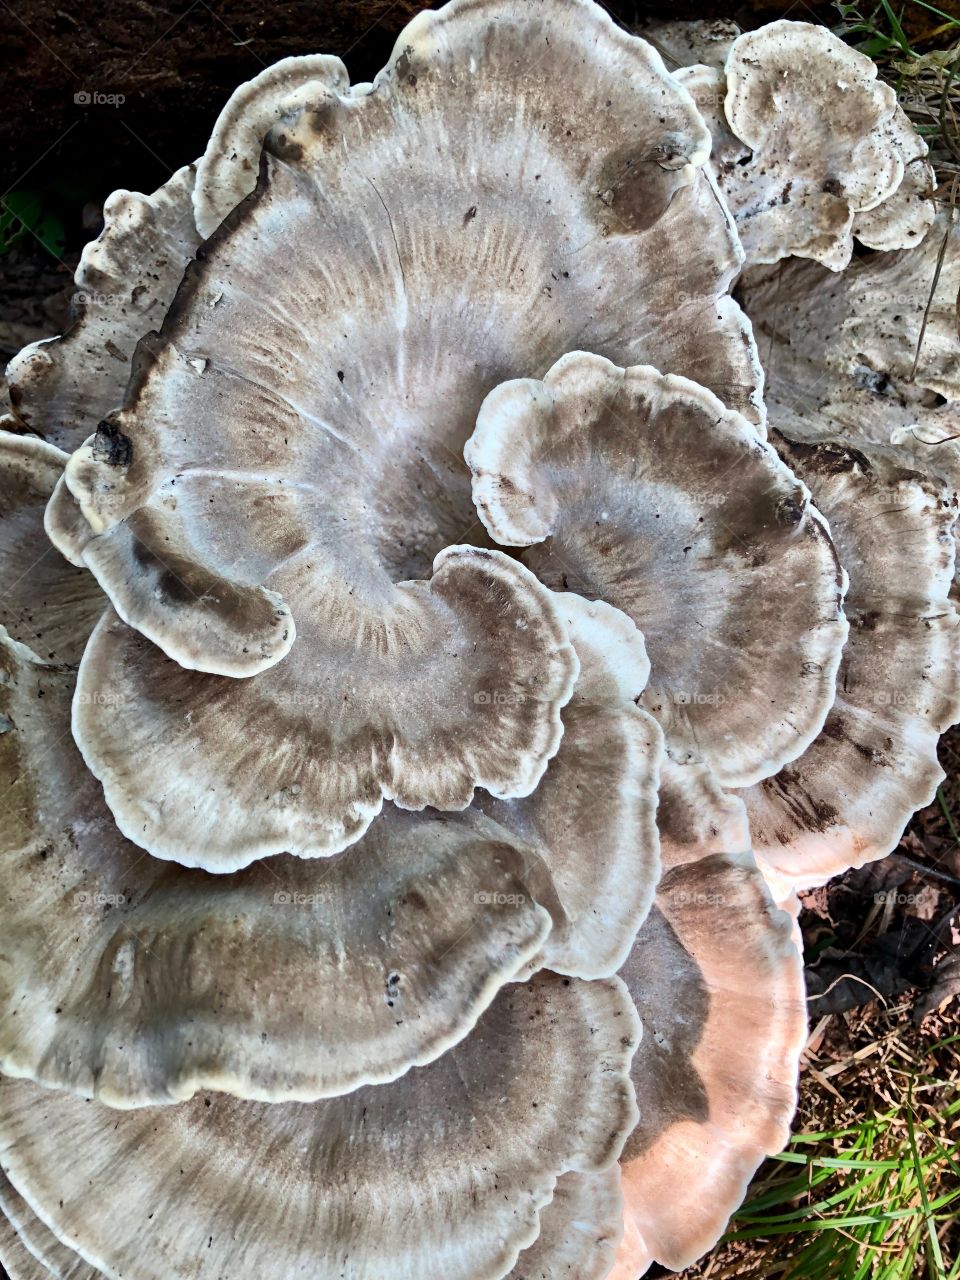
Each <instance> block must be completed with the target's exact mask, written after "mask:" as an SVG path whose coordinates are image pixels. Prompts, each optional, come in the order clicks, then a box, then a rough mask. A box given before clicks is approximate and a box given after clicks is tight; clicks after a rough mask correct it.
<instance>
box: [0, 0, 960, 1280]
mask: <svg viewBox="0 0 960 1280" xmlns="http://www.w3.org/2000/svg"><path fill="white" fill-rule="evenodd" d="M647 37H648V38H647ZM658 50H659V51H662V53H663V54H664V56H665V57H666V62H665V60H664V57H662V56H661V52H658ZM667 64H669V67H670V68H672V69H668V65H667ZM684 64H690V65H684ZM104 220H105V226H104V229H103V231H102V233H101V235H100V237H99V238H98V239H97V240H96V241H95V242H94V243H93V244H91V245H88V246H87V248H86V250H85V251H84V254H83V257H82V259H81V262H80V266H79V268H78V271H77V284H78V287H79V289H80V290H81V293H82V295H83V296H84V298H85V301H84V302H83V304H82V305H81V306H80V307H79V309H78V313H77V315H76V319H75V321H74V323H73V325H72V327H71V328H70V330H69V331H68V332H67V333H65V334H64V335H62V336H61V337H59V338H55V339H51V340H48V341H44V342H40V343H36V344H34V345H33V346H31V347H28V348H27V349H25V350H24V351H22V352H21V353H20V354H19V355H18V356H17V357H16V358H15V359H14V360H13V361H12V363H11V364H10V365H9V367H8V370H7V390H6V394H7V396H8V402H7V405H6V411H5V413H4V416H3V417H2V419H0V499H2V501H0V547H2V552H3V556H2V569H0V622H2V624H3V630H2V634H0V665H2V675H0V772H2V775H3V790H4V797H5V798H4V800H3V810H4V821H3V824H2V837H0V868H2V895H0V933H2V936H3V940H4V941H3V948H2V953H0V1072H2V1076H0V1170H2V1174H0V1261H2V1262H3V1265H4V1266H5V1267H6V1269H7V1271H8V1273H9V1276H10V1278H11V1280H50V1277H60V1280H65V1278H66V1277H69V1278H70V1280H98V1278H101V1277H108V1278H109V1280H119V1278H120V1277H123V1280H187V1277H190V1278H192V1280H225V1278H227V1277H229V1280H289V1278H292V1277H295V1276H309V1277H311V1280H345V1278H346V1277H349V1280H422V1278H423V1277H425V1276H430V1277H440V1276H442V1277H443V1280H504V1278H505V1277H509V1278H510V1280H560V1278H561V1277H568V1278H569V1277H571V1276H575V1277H577V1278H578V1280H604V1277H608V1276H612V1277H615V1278H616V1280H637V1278H638V1277H639V1276H640V1275H642V1274H643V1272H644V1271H645V1270H646V1269H647V1267H648V1266H649V1265H650V1264H651V1263H652V1262H653V1261H655V1260H656V1261H658V1262H660V1263H662V1264H664V1265H666V1266H667V1267H670V1268H673V1269H679V1268H682V1267H684V1266H686V1265H688V1264H689V1263H690V1262H692V1261H693V1260H694V1259H695V1258H697V1257H698V1256H699V1255H700V1254H702V1253H703V1252H704V1251H705V1250H707V1249H709V1248H710V1247H711V1245H712V1244H713V1243H714V1242H715V1241H716V1239H717V1238H718V1236H719V1235H720V1234H721V1232H722V1231H723V1229H724V1226H725V1224H726V1221H727V1219H728V1218H729V1216H730V1214H731V1213H732V1212H733V1211H734V1210H735V1209H736V1207H737V1206H738V1204H739V1203H740V1201H741V1199H742V1197H743V1194H744V1191H745V1189H746V1185H747V1183H748V1181H749V1179H750V1177H751V1176H752V1174H753V1172H754V1171H755V1170H756V1168H757V1167H758V1165H759V1163H760V1162H761V1161H762V1159H763V1158H764V1156H765V1155H767V1154H769V1153H772V1152H774V1151H777V1150H778V1149H779V1148H780V1147H782V1145H783V1144H784V1143H785V1141H786V1139H787V1135H788V1132H789V1124H790V1120H791V1116H792V1112H793V1109H794V1105H795V1094H796V1077H797V1071H798V1064H799V1059H800V1054H801V1050H802V1047H803V1043H804V1038H805V1028H806V1022H805V1006H804V993H803V977H802V962H801V957H800V953H799V950H798V947H797V942H796V937H797V928H796V909H797V908H796V896H795V895H796V891H797V890H800V889H803V888H806V887H810V886H812V885H815V884H820V883H822V882H823V881H825V880H826V879H828V878H829V877H830V876H832V875H835V874H837V873H839V872H840V871H842V870H844V869H845V868H848V867H851V866H855V865H858V864H860V863H862V862H865V861H867V860H870V859H873V858H879V857H882V856H883V855H884V854H885V853H887V852H889V851H890V849H891V848H893V847H894V845H895V844H896V842H897V840H898V839H899V836H900V834H901V833H902V830H903V828H904V826H905V824H906V822H907V821H908V819H909V817H910V816H911V814H912V813H913V812H914V810H915V809H916V808H918V807H919V806H921V805H923V804H924V803H926V802H927V801H928V800H929V799H930V797H931V795H932V792H933V789H934V788H935V786H936V784H937V782H938V780H939V778H940V777H941V776H942V775H941V774H940V771H939V766H938V764H937V756H936V749H937V740H938V736H939V735H940V733H941V732H942V731H943V730H944V729H945V728H946V727H947V726H948V725H949V724H951V723H953V722H955V721H956V720H958V719H960V677H958V640H960V628H958V621H960V620H958V615H957V613H956V611H955V608H954V598H955V594H954V575H955V567H956V559H955V542H954V529H955V521H956V516H957V496H956V489H957V486H958V482H960V461H958V458H960V455H958V453H957V447H958V446H957V444H956V438H957V436H958V434H960V433H958V432H957V430H956V424H957V422H958V420H960V419H958V417H957V414H956V407H957V406H956V402H957V400H958V399H960V365H958V348H957V341H956V329H955V323H954V312H953V306H954V302H955V298H956V292H957V276H958V272H960V244H958V239H957V232H956V231H955V230H954V228H953V226H952V224H951V223H950V222H949V221H948V220H947V219H946V217H945V215H942V214H941V215H939V216H938V215H937V214H936V206H935V203H934V201H933V198H932V181H931V170H930V167H929V164H928V162H927V161H926V158H925V147H924V144H923V143H922V141H921V140H920V139H919V137H918V136H917V135H916V134H915V133H914V132H913V130H912V128H911V127H910V126H909V124H908V122H907V120H906V117H905V116H904V115H903V113H902V111H901V110H900V108H899V107H898V106H897V104H896V100H895V98H894V96H893V94H892V91H890V90H889V89H887V88H886V87H885V86H884V85H882V84H881V83H880V82H879V81H878V80H877V77H876V68H875V67H873V65H872V64H871V63H870V62H869V61H868V60H867V59H865V58H863V57H862V56H861V55H860V54H857V53H855V52H854V51H852V50H850V49H849V48H847V47H846V46H845V45H843V44H842V43H841V42H840V41H839V40H837V39H836V38H834V37H833V36H832V35H830V34H829V33H828V32H827V31H825V30H824V29H821V28H815V27H811V26H809V25H808V24H805V23H793V22H777V23H773V24H771V25H770V26H768V27H765V28H761V29H760V30H759V31H754V32H747V33H745V34H743V35H741V34H739V33H738V32H737V30H736V28H733V27H732V26H731V24H710V25H709V26H707V27H704V26H703V25H696V24H694V25H689V26H686V27H681V28H679V29H678V28H677V27H676V25H675V24H660V25H657V26H655V27H651V28H650V29H649V30H648V31H647V32H645V34H644V35H643V36H638V35H632V34H629V33H628V32H626V31H624V30H621V29H620V28H618V27H617V26H616V25H615V24H614V22H613V21H612V20H611V19H610V18H609V17H608V15H607V14H606V13H605V11H604V10H602V9H601V8H600V7H599V6H598V5H596V4H594V3H593V2H592V0H538V2H537V3H533V4H531V3H526V2H523V0H451V3H449V4H447V5H446V6H445V7H444V8H442V9H440V10H438V11H436V12H433V11H429V12H424V13H421V14H420V15H419V16H418V17H417V18H415V19H414V21H413V22H412V23H410V25H409V26H408V27H407V28H406V29H405V30H404V31H403V33H402V34H401V35H400V37H399V39H398V41H397V45H396V48H395V50H394V53H393V55H392V56H391V58H390V61H389V62H388V64H387V66H386V67H385V68H384V70H383V71H382V72H381V73H380V74H379V75H378V76H377V78H376V79H375V81H374V82H373V83H372V84H361V85H357V86H354V87H352V88H351V87H350V85H349V81H348V77H347V72H346V69H345V68H344V66H343V64H342V63H341V62H340V61H339V60H338V59H336V58H333V57H328V56H325V55H323V56H320V55H316V56H313V55H311V56H306V57H302V58H288V59H285V60H284V61H282V62H280V63H278V64H276V66H274V67H271V68H269V69H267V70H266V71H265V72H263V73H262V74H261V75H260V76H258V77H257V78H256V79H254V80H253V81H251V82H250V83H248V84H245V85H243V86H241V87H240V89H238V90H237V92H236V93H235V94H234V96H233V97H232V98H231V100H230V102H229V103H228V104H227V106H226V107H225V108H224V111H223V113H222V114H221V116H220V118H219V120H218V121H217V124H216V126H215V128H214V130H213V133H212V135H211V139H210V143H209V145H208V147H207V149H206V151H205V153H204V155H203V156H202V157H201V158H200V159H199V160H198V161H197V162H196V163H195V164H192V165H189V166H187V167H186V168H183V169H181V170H180V171H178V172H177V173H175V174H174V175H173V176H172V177H171V178H170V179H169V181H168V182H167V183H166V184H165V185H164V186H163V187H162V188H161V189H160V190H159V191H157V192H155V193H154V194H153V195H150V196H143V195H138V194H136V193H131V192H126V191H122V192H118V193H116V194H115V195H114V196H112V197H111V198H110V199H109V200H108V201H107V204H106V206H105V209H104ZM855 238H856V239H858V240H859V242H860V245H861V246H863V248H862V249H861V250H858V256H857V257H856V258H853V259H852V254H853V252H854V239H855ZM868 250H869V251H870V252H868ZM851 259H852V260H851ZM934 274H936V276H937V282H938V283H937V289H936V292H935V294H934V295H933V297H932V299H931V297H930V295H929V285H930V282H931V280H932V279H933V275H934ZM734 290H736V291H737V298H735V297H734ZM737 299H739V301H738V300H737Z"/></svg>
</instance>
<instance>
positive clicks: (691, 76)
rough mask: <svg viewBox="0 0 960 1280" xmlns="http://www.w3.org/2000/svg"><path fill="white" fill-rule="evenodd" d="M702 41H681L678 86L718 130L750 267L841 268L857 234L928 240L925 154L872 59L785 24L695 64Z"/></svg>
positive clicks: (715, 160) (720, 178) (715, 149)
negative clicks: (787, 261) (805, 263)
mask: <svg viewBox="0 0 960 1280" xmlns="http://www.w3.org/2000/svg"><path fill="white" fill-rule="evenodd" d="M685 25H687V24H678V26H679V27H681V28H683V27H684V26H685ZM701 43H702V40H701V38H700V37H699V36H698V33H697V32H696V31H693V32H691V33H690V35H689V36H688V38H687V39H686V40H684V39H683V38H682V36H681V33H679V32H678V33H677V34H676V35H674V37H673V48H674V49H675V50H676V53H677V56H678V58H679V57H681V56H682V54H683V52H684V48H685V46H687V45H688V46H689V56H688V57H687V58H686V61H687V63H689V64H690V65H687V66H684V67H682V68H681V69H680V70H678V72H677V79H678V80H680V82H681V83H682V84H683V85H684V86H685V87H686V88H687V89H688V90H689V91H690V94H691V96H692V97H693V99H694V101H695V102H696V103H697V106H698V108H699V109H700V112H701V114H702V115H703V118H704V120H705V122H706V124H707V125H708V127H709V129H710V132H711V136H712V139H713V146H712V157H711V165H712V168H713V170H714V172H715V173H716V177H717V183H718V185H719V187H720V189H721V191H722V192H723V197H724V199H725V200H726V202H727V203H728V205H729V207H730V211H731V213H732V214H733V217H734V219H735V220H736V224H737V231H738V233H739V235H740V238H741V240H742V242H743V248H744V252H745V254H746V259H747V262H748V264H749V265H751V266H754V265H759V264H763V263H774V262H778V261H780V260H781V259H783V258H787V257H790V256H794V255H795V256H798V257H802V258H813V259H816V260H817V261H818V262H821V263H822V264H823V265H824V266H827V267H829V268H830V269H831V270H833V271H842V270H843V269H844V268H845V267H846V266H847V265H848V263H849V262H850V258H851V254H852V252H853V238H854V236H856V237H857V239H859V240H860V242H861V243H862V244H864V245H866V246H868V247H869V248H874V249H900V248H905V247H910V246H913V245H916V244H919V243H920V241H921V240H922V239H923V237H924V236H925V235H926V233H927V231H928V229H929V227H930V225H931V224H932V222H933V220H934V216H935V206H934V203H933V199H932V196H933V190H934V186H935V180H934V174H933V168H932V166H931V164H930V162H929V161H928V160H927V158H926V157H927V145H926V143H925V142H924V141H923V139H922V138H921V137H920V135H919V133H918V132H917V131H916V129H915V128H914V127H913V125H912V124H911V123H910V121H909V120H908V118H907V116H906V113H905V112H904V111H903V110H902V108H901V107H900V106H899V105H898V103H897V99H896V94H895V93H894V91H893V89H892V88H891V87H890V86H889V85H887V84H884V83H883V82H882V81H879V80H878V79H877V68H876V66H875V65H874V63H873V62H872V61H871V60H870V59H869V58H867V57H865V56H864V55H863V54H862V53H858V52H857V51H856V50H855V49H851V48H850V46H849V45H847V44H845V43H844V42H843V41H842V40H840V39H839V38H838V37H837V36H835V35H833V34H832V33H831V32H830V31H828V30H827V28H826V27H820V26H814V25H812V24H810V23H808V22H791V21H787V20H785V19H784V20H781V21H778V22H771V23H769V24H768V25H766V26H763V27H760V28H759V29H757V30H756V31H748V32H745V33H744V34H743V35H739V36H737V37H736V38H735V39H733V40H731V41H730V42H729V45H728V46H727V47H726V48H724V45H723V44H722V43H721V44H720V46H719V48H720V53H717V54H714V56H713V57H709V55H708V57H700V56H697V55H698V54H699V52H700V46H701ZM708 47H709V46H708ZM721 53H722V54H723V55H724V56H722V57H721V56H720V54H721Z"/></svg>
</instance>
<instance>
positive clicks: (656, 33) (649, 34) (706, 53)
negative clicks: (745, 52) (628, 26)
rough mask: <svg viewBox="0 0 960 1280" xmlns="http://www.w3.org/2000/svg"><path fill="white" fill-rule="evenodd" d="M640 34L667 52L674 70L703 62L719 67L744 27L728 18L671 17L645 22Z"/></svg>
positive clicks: (662, 52)
mask: <svg viewBox="0 0 960 1280" xmlns="http://www.w3.org/2000/svg"><path fill="white" fill-rule="evenodd" d="M638 33H639V34H640V35H642V36H643V38H644V39H645V40H649V41H650V43H651V44H652V45H653V47H654V48H655V49H656V50H658V52H659V53H661V54H662V55H663V57H664V60H665V61H666V63H667V66H668V67H670V68H671V69H673V67H675V66H676V67H689V66H693V65H694V64H699V65H701V66H707V67H716V68H717V69H718V70H719V69H720V68H722V67H723V64H724V63H725V62H726V60H727V55H728V53H729V52H730V46H731V45H732V44H733V42H734V40H736V38H737V36H738V35H739V34H740V28H739V27H738V26H737V24H736V23H735V22H732V21H730V20H728V19H726V18H706V19H694V20H692V21H679V20H677V19H673V18H669V19H667V20H666V21H652V22H644V23H641V25H640V27H639V28H638Z"/></svg>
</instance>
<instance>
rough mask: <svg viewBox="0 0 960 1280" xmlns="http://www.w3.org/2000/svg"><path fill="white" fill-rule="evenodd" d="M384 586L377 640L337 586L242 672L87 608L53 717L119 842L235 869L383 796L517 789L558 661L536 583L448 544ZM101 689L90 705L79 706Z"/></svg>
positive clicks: (547, 737) (535, 747) (530, 784)
mask: <svg viewBox="0 0 960 1280" xmlns="http://www.w3.org/2000/svg"><path fill="white" fill-rule="evenodd" d="M301 569H302V571H303V573H304V574H306V575H309V574H310V573H311V566H310V565H309V564H304V565H301ZM386 599H387V600H388V601H390V600H392V612H391V615H390V616H389V617H388V619H384V620H383V621H382V622H381V626H380V628H379V631H380V633H381V634H380V636H379V637H376V636H372V635H371V636H370V642H369V644H368V645H367V646H364V647H361V648H359V649H358V647H357V639H358V636H362V635H363V630H362V629H363V627H364V626H365V625H366V617H365V610H364V608H363V606H360V607H354V605H353V603H352V600H351V597H350V594H349V592H347V593H345V595H344V598H343V601H342V612H341V613H340V614H339V615H337V614H332V613H330V612H326V613H325V612H324V611H323V605H322V599H318V600H317V608H316V611H315V612H314V611H311V613H310V614H308V615H306V616H305V621H304V625H303V626H302V627H301V633H300V638H299V640H298V643H297V644H296V645H295V646H294V648H293V650H292V651H291V653H290V655H289V657H288V658H287V659H286V660H285V661H284V662H282V663H279V664H278V665H277V666H274V667H271V668H270V669H269V670H268V671H265V672H263V673H262V674H261V675H259V676H257V677H256V678H255V679H253V680H230V679H225V678H224V677H222V676H212V675H206V674H203V673H200V672H194V671H188V670H185V669H184V668H183V667H180V666H178V665H177V664H176V663H174V662H172V661H171V660H170V659H169V658H167V657H165V656H164V655H163V654H162V653H161V652H160V650H159V649H157V648H156V647H155V646H154V645H152V644H150V642H149V641H147V640H145V639H144V638H143V637H142V636H141V635H139V634H138V633H137V632H135V631H133V630H131V629H130V628H129V627H126V626H124V624H123V623H122V622H120V621H119V619H118V618H117V617H116V616H115V615H113V614H112V613H111V614H108V615H107V616H105V617H104V619H103V620H102V621H101V623H100V625H99V626H98V627H97V629H96V631H95V632H94V634H93V637H92V638H91V641H90V644H89V645H88V647H87V650H86V653H85V655H84V660H83V663H82V665H81V668H80V676H79V680H78V685H77V691H78V692H77V698H76V701H75V708H74V722H73V728H74V734H75V736H76V739H77V742H78V744H79V746H80V748H81V750H82V752H83V754H84V758H85V760H86V762H87V765H88V767H89V768H90V769H91V770H92V771H93V773H94V774H95V775H96V776H97V777H98V778H100V780H101V781H102V782H103V785H104V792H105V794H106V797H107V803H108V804H109V805H110V807H111V809H112V810H113V814H114V817H115V819H116V821H117V824H118V825H119V827H120V829H121V830H122V831H123V832H124V833H125V834H126V835H127V836H128V838H129V839H131V840H135V841H136V842H137V843H138V844H140V845H142V846H143V847H144V848H146V849H148V850H149V851H150V852H151V853H153V854H155V855H156V856H158V857H162V858H169V859H173V860H176V861H180V862H182V863H184V864H185V865H188V866H203V867H205V868H206V869H207V870H210V871H224V872H225V871H235V870H237V869H238V868H240V867H243V866H246V865H248V864H249V863H250V862H253V861H254V860H255V859H257V858H260V857H263V856H265V855H268V854H274V853H282V852H286V853H294V854H297V855H298V856H301V857H313V856H317V855H328V854H332V853H336V852H338V851H340V850H341V849H344V848H345V847H346V846H347V845H349V844H351V843H353V842H354V841H355V840H357V839H358V838H359V837H360V835H362V833H363V832H364V831H365V830H366V829H367V827H368V826H369V825H370V822H371V821H372V820H373V818H374V817H375V816H376V815H377V814H378V813H379V812H380V809H381V807H382V805H383V801H384V797H386V798H388V799H392V800H395V801H396V803H397V804H398V805H400V806H401V807H402V808H407V809H419V808H422V807H423V806H424V805H432V806H434V807H435V808H438V809H463V808H466V806H467V805H468V804H469V803H470V801H471V799H472V797H473V793H474V789H475V788H476V787H477V786H482V787H485V788H486V789H487V790H489V791H491V792H492V793H494V794H495V795H501V796H510V795H514V796H515V795H526V794H529V792H531V791H532V790H533V789H534V787H535V786H536V784H537V783H538V782H539V780H540V778H541V776H542V774H543V771H544V769H545V768H546V765H547V762H548V761H549V759H550V758H551V757H552V756H553V755H554V754H555V753H556V750H557V747H558V746H559V743H560V736H561V732H562V726H561V723H560V707H561V706H562V705H563V704H564V703H565V702H566V701H567V699H568V698H569V696H570V693H571V690H572V688H573V684H574V680H575V678H576V672H577V660H576V655H575V654H574V652H573V649H572V647H571V646H570V644H569V641H568V639H567V631H566V627H565V626H564V624H563V622H562V620H561V618H560V617H559V615H558V613H557V612H556V609H555V607H554V605H553V602H552V600H551V598H550V593H549V592H548V591H547V590H546V589H545V588H544V587H542V586H541V585H540V584H539V583H538V582H537V581H536V579H535V578H534V577H533V575H532V574H531V573H529V571H528V570H526V569H524V568H523V566H522V565H519V564H517V563H516V562H514V561H512V560H510V559H508V558H507V557H506V556H505V555H503V554H502V553H501V552H498V551H481V550H475V549H474V548H471V547H461V548H449V549H448V550H447V551H446V552H445V553H443V555H441V556H438V558H437V571H436V573H435V574H434V577H433V579H432V580H431V581H430V582H425V583H411V584H409V587H408V589H406V590H404V591H402V592H395V591H393V589H388V590H387V592H386ZM385 603H386V602H385ZM106 690H112V691H113V692H114V694H115V695H116V697H115V700H116V702H117V709H116V713H115V714H114V715H113V716H111V717H109V718H105V717H102V716H98V715H97V714H96V712H95V707H96V705H97V702H98V700H99V699H100V698H101V697H102V696H103V693H104V691H106ZM251 725H256V726H257V731H258V734H259V735H260V736H259V738H258V740H257V741H254V740H253V739H251V738H250V737H249V736H248V733H249V726H251ZM268 742H272V743H273V744H274V748H275V749H274V748H269V749H268V748H266V747H265V743H268ZM198 832H202V833H203V834H202V839H198Z"/></svg>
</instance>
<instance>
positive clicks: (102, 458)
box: [93, 418, 133, 468]
mask: <svg viewBox="0 0 960 1280" xmlns="http://www.w3.org/2000/svg"><path fill="white" fill-rule="evenodd" d="M93 456H94V459H95V460H96V461H97V462H105V463H106V464H107V466H110V467H124V468H125V467H129V465H130V463H131V461H132V459H133V444H132V443H131V441H130V438H129V437H128V436H125V435H124V434H123V432H122V431H121V430H120V428H119V427H118V426H117V424H116V423H115V422H111V421H110V419H109V418H104V419H103V421H102V422H100V423H98V424H97V433H96V435H95V436H94V437H93Z"/></svg>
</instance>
